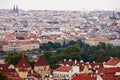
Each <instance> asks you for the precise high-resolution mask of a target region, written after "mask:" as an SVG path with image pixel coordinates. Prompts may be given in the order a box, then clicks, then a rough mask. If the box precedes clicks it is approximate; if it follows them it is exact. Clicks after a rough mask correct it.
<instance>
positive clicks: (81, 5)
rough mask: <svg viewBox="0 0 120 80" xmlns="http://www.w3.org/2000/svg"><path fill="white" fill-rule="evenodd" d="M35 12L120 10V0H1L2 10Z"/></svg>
mask: <svg viewBox="0 0 120 80" xmlns="http://www.w3.org/2000/svg"><path fill="white" fill-rule="evenodd" d="M14 5H18V7H19V8H21V9H25V10H28V9H34V10H36V9H37V10H83V9H85V10H95V9H100V10H116V9H119V10H120V0H0V9H12V8H13V6H14Z"/></svg>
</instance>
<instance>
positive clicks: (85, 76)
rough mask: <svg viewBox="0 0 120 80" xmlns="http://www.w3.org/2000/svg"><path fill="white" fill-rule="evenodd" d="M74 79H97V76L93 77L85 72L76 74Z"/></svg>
mask: <svg viewBox="0 0 120 80" xmlns="http://www.w3.org/2000/svg"><path fill="white" fill-rule="evenodd" d="M72 80H96V77H91V76H89V75H85V74H78V75H76V76H74V77H73V79H72Z"/></svg>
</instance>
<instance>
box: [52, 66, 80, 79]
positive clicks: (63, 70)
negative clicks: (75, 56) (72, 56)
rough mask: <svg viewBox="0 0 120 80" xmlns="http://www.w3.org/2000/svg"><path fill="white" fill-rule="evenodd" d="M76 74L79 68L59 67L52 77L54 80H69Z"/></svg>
mask: <svg viewBox="0 0 120 80" xmlns="http://www.w3.org/2000/svg"><path fill="white" fill-rule="evenodd" d="M76 73H79V66H77V65H75V66H68V65H67V66H60V67H59V68H57V69H55V71H54V72H53V76H54V77H55V78H56V79H69V80H71V78H72V76H73V75H74V74H76Z"/></svg>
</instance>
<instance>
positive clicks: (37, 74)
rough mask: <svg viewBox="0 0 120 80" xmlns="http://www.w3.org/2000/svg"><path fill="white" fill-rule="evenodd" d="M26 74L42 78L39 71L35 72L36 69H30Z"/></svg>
mask: <svg viewBox="0 0 120 80" xmlns="http://www.w3.org/2000/svg"><path fill="white" fill-rule="evenodd" d="M28 76H34V77H36V78H42V76H41V75H40V74H39V73H37V72H36V71H34V70H30V71H29V72H28Z"/></svg>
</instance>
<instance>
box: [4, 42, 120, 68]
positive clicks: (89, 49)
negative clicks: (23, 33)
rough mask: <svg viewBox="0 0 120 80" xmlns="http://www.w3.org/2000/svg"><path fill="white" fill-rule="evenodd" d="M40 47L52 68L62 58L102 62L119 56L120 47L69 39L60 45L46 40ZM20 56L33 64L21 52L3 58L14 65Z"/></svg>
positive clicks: (32, 63)
mask: <svg viewBox="0 0 120 80" xmlns="http://www.w3.org/2000/svg"><path fill="white" fill-rule="evenodd" d="M40 49H41V51H42V52H44V54H43V55H44V56H45V58H46V59H47V61H48V62H49V64H50V67H51V68H52V69H55V68H57V67H58V66H59V65H58V64H57V63H58V62H59V61H63V60H64V59H66V60H69V59H72V60H78V61H80V60H83V61H85V62H88V61H89V62H93V61H97V62H102V61H106V60H108V59H109V58H110V57H114V58H116V57H118V58H120V47H115V46H113V45H112V44H105V43H102V42H100V43H99V45H97V46H90V45H88V44H85V43H83V42H82V41H81V40H77V41H70V42H69V43H67V44H65V43H64V44H62V45H61V44H60V43H53V42H48V43H46V44H42V45H41V47H40ZM22 56H24V57H25V58H26V59H27V60H28V62H29V63H30V64H31V65H32V66H33V65H34V62H33V61H32V62H31V61H30V60H29V59H28V56H27V55H26V54H24V53H23V52H9V53H8V55H7V57H6V58H5V62H6V63H10V64H13V65H16V64H17V63H18V61H19V60H20V58H21V57H22Z"/></svg>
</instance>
